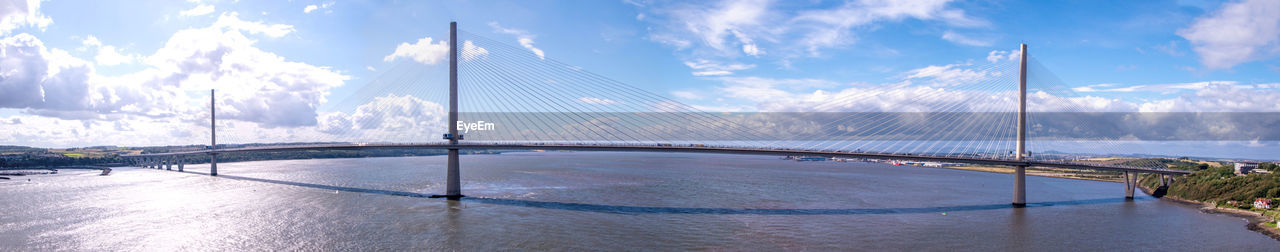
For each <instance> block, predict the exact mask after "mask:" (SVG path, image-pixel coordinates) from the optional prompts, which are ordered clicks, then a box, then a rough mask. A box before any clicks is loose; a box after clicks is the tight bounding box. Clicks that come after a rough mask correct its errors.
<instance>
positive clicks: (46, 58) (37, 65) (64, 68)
mask: <svg viewBox="0 0 1280 252" xmlns="http://www.w3.org/2000/svg"><path fill="white" fill-rule="evenodd" d="M0 58H3V59H4V60H0V69H4V70H3V71H0V107H3V108H26V109H39V110H45V109H48V110H69V111H84V110H90V109H93V107H95V105H96V104H94V103H93V101H91V100H90V98H91V97H90V95H89V92H90V89H91V87H90V85H89V80H90V78H91V77H92V75H93V72H94V69H93V66H92V65H91V64H89V63H88V62H86V61H84V60H81V59H77V58H74V57H71V56H70V55H69V54H67V52H66V51H62V50H58V49H49V48H46V47H45V46H44V43H43V42H41V41H40V40H39V39H37V38H36V37H35V36H32V35H30V34H26V33H22V34H17V35H14V36H11V37H6V38H4V39H0Z"/></svg>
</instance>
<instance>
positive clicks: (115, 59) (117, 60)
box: [79, 35, 141, 66]
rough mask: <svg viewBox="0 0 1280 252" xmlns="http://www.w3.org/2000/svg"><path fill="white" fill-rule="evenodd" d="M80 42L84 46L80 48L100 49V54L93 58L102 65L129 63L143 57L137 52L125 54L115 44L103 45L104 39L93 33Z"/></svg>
mask: <svg viewBox="0 0 1280 252" xmlns="http://www.w3.org/2000/svg"><path fill="white" fill-rule="evenodd" d="M80 44H82V45H84V46H83V47H80V49H79V50H82V51H83V50H88V49H89V48H93V49H95V50H97V51H98V55H97V56H94V57H93V60H94V61H96V62H97V63H98V65H100V66H114V65H121V64H128V63H133V62H134V61H136V60H138V59H139V58H141V56H138V55H137V54H123V53H121V52H120V50H118V49H117V48H116V47H115V46H110V45H103V44H102V41H101V40H98V37H95V36H93V35H89V36H86V37H85V39H84V40H81V41H80Z"/></svg>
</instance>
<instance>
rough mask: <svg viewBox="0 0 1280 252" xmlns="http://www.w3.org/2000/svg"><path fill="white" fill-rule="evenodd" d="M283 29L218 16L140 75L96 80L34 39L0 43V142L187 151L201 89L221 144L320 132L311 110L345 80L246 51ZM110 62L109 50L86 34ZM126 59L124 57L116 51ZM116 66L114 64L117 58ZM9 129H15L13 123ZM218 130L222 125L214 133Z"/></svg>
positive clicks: (177, 39)
mask: <svg viewBox="0 0 1280 252" xmlns="http://www.w3.org/2000/svg"><path fill="white" fill-rule="evenodd" d="M291 31H292V27H291V26H288V25H279V24H263V23H260V22H250V21H243V20H239V19H238V18H237V17H236V15H235V14H234V13H231V14H224V15H222V16H220V17H219V19H218V20H217V21H216V22H215V23H214V24H211V25H210V26H209V27H205V28H192V29H184V30H180V31H178V32H176V33H174V34H173V35H172V36H171V37H170V38H169V40H168V41H167V42H166V43H165V44H164V45H163V46H162V47H161V48H160V49H158V50H157V51H156V52H155V54H153V55H150V56H148V57H145V60H144V61H143V62H144V63H145V65H144V67H145V68H144V69H143V70H140V71H137V72H133V73H127V74H122V75H119V76H102V75H99V74H97V73H96V71H95V69H94V65H93V64H91V63H89V62H87V61H85V60H82V59H78V58H75V57H72V56H70V55H69V54H68V53H67V52H66V51H62V50H59V49H55V48H47V47H45V45H44V44H43V43H42V42H41V41H40V40H39V39H37V38H36V37H35V36H32V35H29V34H18V35H14V36H10V37H5V38H3V39H0V58H3V59H5V60H2V61H0V69H4V71H2V72H0V108H8V109H19V110H20V111H21V112H22V114H21V115H16V116H11V117H9V118H6V119H4V121H9V122H22V123H21V125H22V126H6V129H13V130H12V131H10V130H6V131H4V132H0V141H4V142H8V143H15V144H28V145H37V146H84V145H98V144H112V145H155V144H191V143H199V142H203V141H202V139H207V133H204V132H205V131H207V128H204V129H203V130H202V129H201V127H204V126H205V125H206V122H207V121H206V120H207V118H208V108H207V105H206V104H207V102H208V96H207V93H208V90H209V89H210V88H215V89H217V90H218V97H217V98H218V99H217V103H218V107H219V119H224V120H219V121H220V123H219V124H220V126H219V130H222V131H224V132H226V133H228V135H229V137H228V138H227V140H228V141H229V142H235V141H237V140H236V139H239V140H240V141H243V142H249V141H252V142H271V141H278V140H283V141H287V140H290V139H293V141H297V140H298V139H303V140H314V139H322V138H318V137H311V138H307V137H308V136H315V135H316V134H320V133H318V132H316V131H314V128H313V127H307V126H313V125H317V124H318V123H319V122H318V121H317V118H318V117H320V116H319V115H318V114H317V113H316V107H317V106H319V105H320V104H323V103H325V102H326V101H325V96H327V94H328V91H329V90H330V89H332V88H334V87H337V86H339V85H342V84H343V83H344V82H345V81H346V80H347V79H349V78H350V77H348V76H344V75H342V74H340V73H338V72H336V71H333V70H330V69H329V68H328V67H320V66H313V65H309V64H305V63H300V62H290V61H287V60H285V58H283V57H281V56H278V55H275V54H273V53H270V52H265V51H262V50H261V49H258V48H256V47H254V43H255V42H256V39H251V38H249V36H247V35H261V36H265V37H279V36H283V35H284V34H287V33H289V32H291ZM81 44H82V45H84V49H85V50H87V49H88V48H89V47H93V48H96V49H97V50H99V56H100V57H96V58H97V59H96V60H98V61H99V64H103V65H107V64H110V63H111V62H109V61H111V59H110V56H103V55H109V54H104V53H108V52H109V51H110V52H116V53H119V50H118V49H116V48H114V47H110V46H109V45H105V44H104V43H103V41H101V40H99V39H98V38H97V37H93V36H88V37H86V38H85V39H84V40H83V41H81ZM120 54H121V55H122V56H124V57H131V56H130V55H131V54H122V53H120ZM118 61H120V60H118ZM15 125H17V124H15ZM224 127H225V128H224Z"/></svg>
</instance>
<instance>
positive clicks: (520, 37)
mask: <svg viewBox="0 0 1280 252" xmlns="http://www.w3.org/2000/svg"><path fill="white" fill-rule="evenodd" d="M489 26H490V27H493V30H494V32H497V33H503V34H509V35H514V36H516V42H519V43H520V46H523V47H524V48H525V49H529V51H530V52H533V54H534V55H538V58H539V59H546V58H547V55H546V53H544V52H543V51H542V49H538V48H537V47H534V46H533V39H534V38H535V37H536V36H534V35H533V34H530V33H529V32H528V31H525V30H517V29H510V28H503V27H502V26H501V25H499V24H498V22H489Z"/></svg>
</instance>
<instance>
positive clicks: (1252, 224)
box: [917, 166, 1280, 241]
mask: <svg viewBox="0 0 1280 252" xmlns="http://www.w3.org/2000/svg"><path fill="white" fill-rule="evenodd" d="M917 167H924V168H936V169H952V170H964V171H978V172H990V173H1003V174H1012V173H1013V169H1012V168H999V167H983V166H956V167H925V166H917ZM1057 174H1061V173H1057ZM1057 174H1055V173H1044V172H1036V173H1033V172H1031V171H1030V170H1028V171H1027V175H1028V176H1039V177H1049V178H1063V179H1076V180H1089V181H1102V182H1115V183H1124V181H1123V180H1121V179H1104V178H1089V177H1077V176H1066V175H1057ZM1137 188H1138V189H1139V190H1141V191H1142V193H1144V194H1147V195H1151V193H1152V191H1154V190H1152V189H1151V188H1147V186H1145V185H1142V183H1141V182H1139V183H1138V185H1137ZM1157 199H1161V200H1169V201H1170V202H1173V203H1177V204H1183V205H1186V206H1188V207H1195V208H1197V209H1199V210H1200V212H1201V213H1206V214H1222V215H1227V216H1232V217H1239V218H1244V219H1246V220H1248V221H1249V224H1246V225H1245V228H1246V229H1249V230H1250V231H1254V232H1258V233H1261V234H1262V235H1266V236H1268V237H1271V238H1272V239H1275V240H1277V241H1280V228H1271V227H1269V226H1267V225H1264V224H1263V223H1267V222H1275V221H1276V220H1275V219H1272V218H1271V217H1267V216H1264V215H1262V213H1258V212H1254V211H1248V210H1241V209H1234V208H1219V207H1217V206H1215V205H1213V204H1210V203H1206V202H1200V201H1195V200H1188V199H1182V198H1179V197H1178V196H1173V195H1165V196H1164V197H1159V198H1157Z"/></svg>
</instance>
